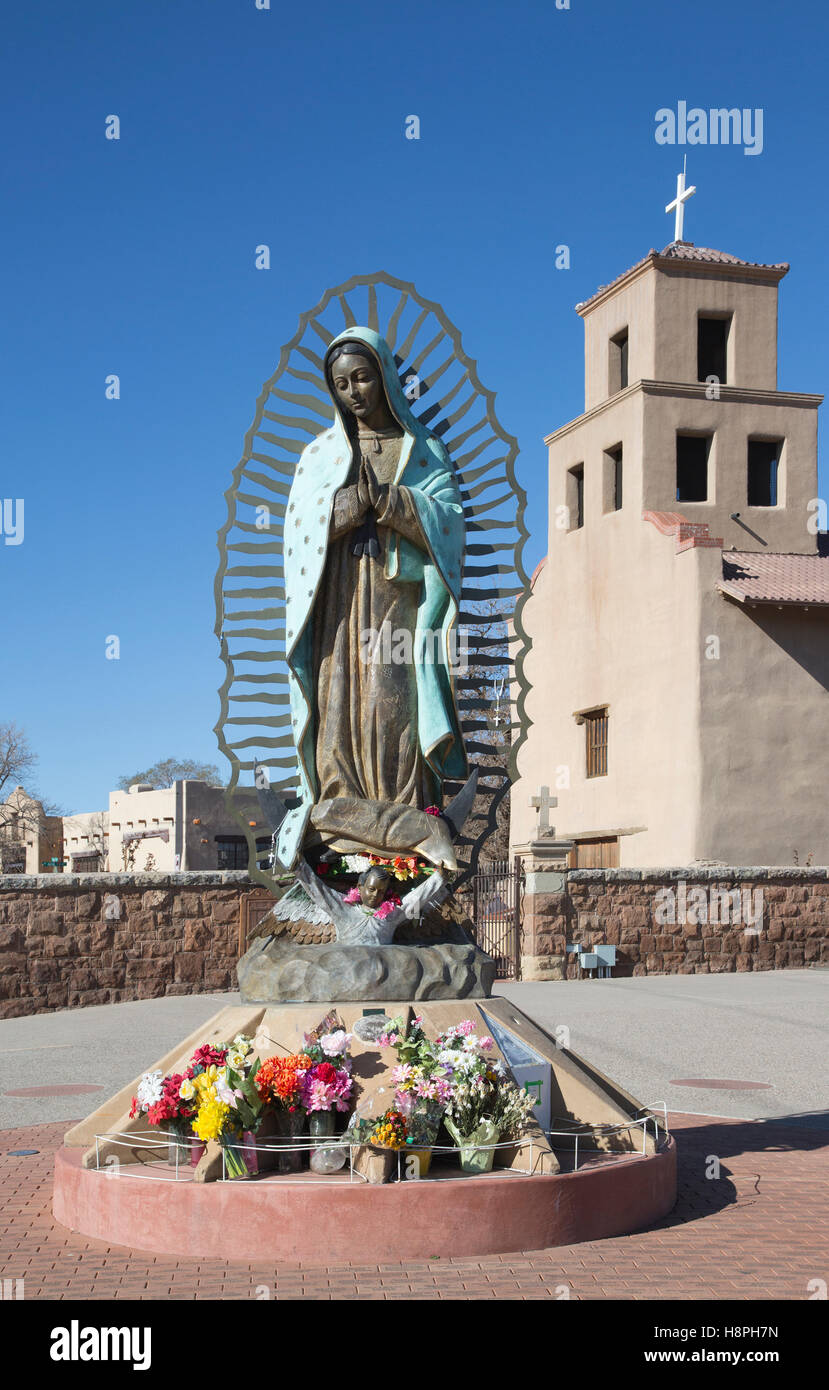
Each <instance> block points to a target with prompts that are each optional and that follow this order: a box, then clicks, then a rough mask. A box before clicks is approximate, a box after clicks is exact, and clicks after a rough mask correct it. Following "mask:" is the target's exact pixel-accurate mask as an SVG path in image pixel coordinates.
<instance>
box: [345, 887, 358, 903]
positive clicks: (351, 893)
mask: <svg viewBox="0 0 829 1390" xmlns="http://www.w3.org/2000/svg"><path fill="white" fill-rule="evenodd" d="M361 901H362V899H361V897H360V890H359V888H349V890H348V892H347V893H346V895H345V897H344V898H343V902H346V903H359V902H361Z"/></svg>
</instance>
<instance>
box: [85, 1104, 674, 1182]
mask: <svg viewBox="0 0 829 1390" xmlns="http://www.w3.org/2000/svg"><path fill="white" fill-rule="evenodd" d="M556 1119H557V1120H558V1122H559V1123H561V1124H565V1125H567V1128H565V1129H552V1128H551V1129H544V1130H541V1131H540V1133H541V1134H543V1135H544V1137H545V1139H546V1140H547V1141H548V1144H549V1146H550V1148H552V1149H553V1150H555V1149H556V1148H558V1149H559V1150H561V1149H563V1148H564V1144H563V1143H562V1142H559V1144H556V1142H555V1141H556V1140H559V1141H567V1147H568V1149H571V1150H572V1154H573V1167H572V1171H573V1172H577V1171H578V1169H579V1162H580V1157H581V1164H582V1167H584V1164H585V1162H589V1163H590V1164H591V1166H595V1165H596V1164H597V1163H598V1164H602V1165H604V1164H606V1163H613V1162H619V1161H620V1160H623V1161H630V1160H636V1159H639V1158H646V1157H647V1156H648V1135H649V1130H650V1127H652V1138H653V1145H654V1152H658V1151H659V1150H660V1149H661V1148H662V1147H663V1145H664V1143H665V1142H666V1140H667V1138H668V1137H669V1129H668V1111H667V1105H666V1103H665V1102H664V1101H661V1102H659V1103H658V1104H657V1105H648V1106H644V1107H642V1111H641V1112H640V1114H639V1115H638V1116H637V1117H636V1118H634V1119H631V1120H627V1121H623V1122H621V1123H619V1124H595V1125H591V1124H579V1123H578V1122H575V1121H573V1122H571V1121H568V1120H566V1119H565V1118H563V1117H562V1118H559V1117H556ZM636 1130H640V1131H641V1148H640V1147H639V1145H638V1143H637V1145H636V1147H629V1148H624V1149H617V1150H609V1151H602V1150H600V1149H599V1148H598V1147H597V1141H600V1142H602V1141H603V1142H605V1143H607V1142H610V1141H612V1140H613V1138H614V1136H616V1135H621V1134H627V1135H631V1134H632V1133H633V1132H634V1131H636ZM579 1140H581V1141H582V1147H581V1154H580V1151H579ZM585 1140H587V1141H591V1143H592V1147H589V1148H587V1147H586V1145H585ZM196 1142H198V1141H196ZM102 1143H105V1144H106V1145H108V1146H111V1147H115V1148H116V1149H117V1148H118V1147H123V1148H127V1149H133V1150H135V1149H140V1150H143V1151H145V1152H146V1153H147V1155H148V1158H147V1163H152V1164H153V1168H152V1172H141V1168H142V1167H144V1166H147V1165H146V1164H145V1163H144V1161H143V1160H139V1161H138V1162H137V1163H121V1162H120V1161H118V1162H116V1163H113V1162H112V1159H113V1158H116V1159H117V1155H112V1154H107V1155H106V1157H105V1158H104V1160H103V1161H102V1160H101V1152H100V1145H101V1144H102ZM190 1145H191V1141H190V1138H189V1137H187V1138H184V1137H182V1138H180V1139H176V1138H175V1137H173V1136H169V1135H158V1134H149V1133H143V1132H137V1133H133V1134H129V1133H126V1132H124V1131H121V1132H117V1131H116V1132H113V1133H110V1134H96V1135H95V1167H96V1169H97V1170H98V1171H99V1172H103V1173H104V1174H105V1176H106V1177H114V1176H118V1177H121V1176H128V1177H130V1178H134V1179H136V1180H142V1179H143V1180H145V1181H151V1182H182V1181H190V1182H192V1181H193V1180H194V1175H195V1168H194V1166H192V1164H191V1162H190V1160H189V1158H184V1157H180V1156H179V1155H180V1154H181V1155H185V1154H188V1153H189V1152H190ZM469 1147H470V1148H472V1147H474V1149H475V1150H477V1151H478V1152H480V1153H489V1152H490V1151H492V1152H493V1160H494V1159H495V1157H496V1156H497V1154H498V1153H499V1152H500V1151H505V1150H508V1149H512V1150H516V1149H517V1150H518V1151H519V1155H520V1153H522V1152H523V1153H526V1165H527V1166H524V1164H523V1162H522V1163H521V1165H520V1166H519V1165H518V1164H516V1163H515V1162H513V1163H512V1164H511V1165H510V1167H508V1168H498V1169H497V1176H498V1177H499V1178H510V1177H530V1178H535V1177H553V1176H556V1175H555V1174H551V1173H549V1172H544V1169H543V1164H542V1166H541V1167H538V1166H537V1164H536V1159H537V1158H539V1157H540V1156H541V1154H542V1153H545V1152H547V1149H546V1147H545V1148H544V1149H542V1148H541V1146H540V1145H539V1142H538V1132H537V1133H535V1134H533V1133H529V1134H526V1135H523V1136H519V1137H518V1138H517V1139H502V1140H500V1141H499V1142H498V1143H495V1144H474V1145H470V1146H469ZM171 1149H175V1161H174V1162H170V1160H169V1157H168V1160H167V1162H168V1164H169V1167H170V1172H169V1174H166V1173H164V1171H163V1166H162V1163H161V1159H162V1154H164V1155H168V1156H169V1153H170V1150H171ZM226 1149H232V1150H233V1151H234V1152H238V1153H241V1154H242V1155H244V1154H246V1153H249V1151H250V1145H249V1144H245V1143H239V1144H227V1145H223V1146H222V1175H221V1178H220V1179H217V1180H218V1181H222V1182H231V1181H236V1180H237V1179H236V1178H234V1177H233V1176H232V1175H229V1174H228V1168H227V1157H226V1152H225V1150H226ZM366 1149H370V1150H371V1151H372V1152H374V1153H382V1152H389V1153H391V1154H393V1155H394V1156H395V1160H396V1178H397V1181H403V1180H404V1179H408V1180H412V1179H417V1180H418V1181H420V1182H429V1181H444V1182H445V1181H447V1180H450V1181H451V1180H453V1179H454V1177H455V1175H454V1174H452V1173H448V1172H447V1171H446V1169H445V1168H444V1169H443V1170H442V1171H440V1172H438V1173H431V1172H429V1173H425V1174H422V1175H421V1174H420V1171H419V1164H418V1172H417V1173H415V1172H414V1170H413V1166H412V1165H411V1163H410V1164H408V1165H407V1159H412V1158H413V1157H414V1154H413V1150H412V1148H410V1147H408V1146H404V1147H403V1148H400V1149H392V1150H388V1151H382V1150H380V1149H379V1148H377V1147H373V1146H371V1145H367V1144H366V1143H365V1141H363V1142H358V1141H355V1140H352V1139H349V1138H348V1137H347V1136H346V1135H341V1136H339V1137H332V1138H326V1139H320V1138H314V1137H309V1136H303V1137H296V1136H295V1137H293V1138H292V1139H291V1141H290V1143H285V1142H281V1143H273V1144H269V1143H266V1142H263V1141H262V1140H261V1139H260V1140H257V1143H256V1152H257V1159H258V1156H259V1155H260V1154H261V1155H263V1156H264V1155H266V1154H267V1155H274V1157H275V1162H277V1163H278V1162H279V1160H280V1159H281V1160H284V1159H286V1158H288V1157H290V1156H295V1159H294V1161H295V1163H296V1164H297V1165H298V1164H302V1163H303V1159H304V1157H305V1155H306V1154H307V1155H308V1157H309V1159H310V1157H311V1156H312V1155H313V1154H315V1153H318V1152H319V1151H320V1150H322V1151H326V1150H327V1151H329V1152H331V1153H332V1155H334V1154H336V1155H337V1156H339V1155H341V1154H342V1155H343V1161H342V1164H341V1165H340V1166H339V1168H338V1169H337V1170H336V1171H332V1172H330V1173H327V1174H323V1173H314V1172H312V1171H309V1170H308V1169H305V1168H303V1169H302V1171H301V1172H300V1171H294V1172H268V1171H260V1172H258V1173H256V1174H251V1176H253V1177H256V1180H257V1182H260V1183H266V1184H270V1183H279V1184H286V1185H293V1184H296V1185H301V1186H304V1187H308V1186H317V1185H320V1184H322V1185H331V1184H335V1185H337V1184H339V1185H341V1186H342V1185H343V1184H344V1183H346V1184H348V1185H353V1184H362V1183H370V1182H371V1181H372V1180H371V1178H370V1177H368V1176H367V1175H366V1174H365V1173H364V1172H361V1171H359V1169H358V1168H357V1167H356V1166H355V1157H356V1156H357V1154H358V1152H363V1153H364V1152H365V1150H366ZM153 1151H155V1153H156V1154H157V1155H158V1157H157V1159H155V1158H153V1157H152V1155H153ZM414 1152H416V1153H421V1152H428V1153H429V1154H430V1155H431V1157H433V1158H436V1157H449V1158H452V1157H455V1158H458V1159H459V1158H460V1155H461V1150H460V1148H459V1147H458V1146H457V1145H456V1144H423V1145H418V1146H417V1149H416V1150H415V1151H414ZM586 1155H587V1157H586ZM346 1165H347V1169H348V1171H347V1172H346V1171H345V1170H346ZM165 1166H166V1165H165ZM394 1167H395V1165H394V1164H393V1165H392V1175H393V1174H394ZM136 1169H137V1170H138V1171H135V1170H136ZM460 1176H462V1177H463V1178H465V1179H466V1178H475V1177H491V1176H492V1172H491V1171H489V1169H487V1170H486V1171H483V1172H481V1173H469V1172H464V1173H463V1174H461V1175H460ZM387 1180H388V1179H387Z"/></svg>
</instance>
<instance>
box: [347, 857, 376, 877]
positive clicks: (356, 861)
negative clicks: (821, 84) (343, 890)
mask: <svg viewBox="0 0 829 1390" xmlns="http://www.w3.org/2000/svg"><path fill="white" fill-rule="evenodd" d="M343 857H344V859H345V862H346V864H347V865H348V868H349V870H350V872H351V873H352V874H363V873H365V871H366V869H370V868H371V860H370V859H369V857H368V855H367V854H346V855H344V856H343Z"/></svg>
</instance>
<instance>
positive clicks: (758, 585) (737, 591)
mask: <svg viewBox="0 0 829 1390" xmlns="http://www.w3.org/2000/svg"><path fill="white" fill-rule="evenodd" d="M722 569H723V577H722V583H721V584H719V585H718V588H719V590H720V592H721V593H723V594H727V595H728V596H729V597H730V598H734V599H737V600H738V601H739V602H740V603H789V604H815V605H820V606H823V607H829V555H781V554H777V553H774V554H769V553H768V552H765V553H763V554H759V553H755V552H754V551H747V550H726V551H724V552H723V557H722Z"/></svg>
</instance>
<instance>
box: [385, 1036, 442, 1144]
mask: <svg viewBox="0 0 829 1390" xmlns="http://www.w3.org/2000/svg"><path fill="white" fill-rule="evenodd" d="M379 1041H380V1045H381V1046H383V1047H393V1048H394V1050H395V1052H396V1053H397V1056H398V1059H399V1060H398V1064H397V1066H396V1067H395V1068H394V1069H393V1071H392V1074H391V1079H392V1081H393V1082H394V1085H395V1096H394V1099H395V1104H396V1106H397V1109H398V1111H399V1112H400V1113H401V1114H402V1115H403V1116H405V1118H406V1120H407V1123H408V1127H409V1139H410V1142H412V1143H413V1144H418V1145H424V1146H430V1145H432V1144H434V1143H435V1141H436V1140H437V1137H438V1130H439V1128H440V1122H441V1118H442V1115H443V1111H444V1110H445V1108H446V1106H447V1105H448V1103H449V1101H450V1100H451V1097H452V1080H451V1074H450V1072H449V1071H448V1070H447V1068H445V1067H444V1066H443V1065H442V1064H441V1062H440V1060H439V1057H438V1054H437V1049H436V1047H435V1044H434V1043H432V1042H430V1041H429V1039H428V1038H427V1037H426V1034H425V1033H424V1031H423V1019H422V1018H420V1017H419V1016H416V1017H415V1018H413V1019H412V1021H411V1024H410V1025H409V1028H408V1029H406V1028H404V1025H403V1020H402V1018H393V1019H392V1020H391V1022H390V1023H389V1026H388V1028H387V1030H386V1032H385V1033H384V1034H383V1035H382V1036H381V1037H380V1039H379Z"/></svg>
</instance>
